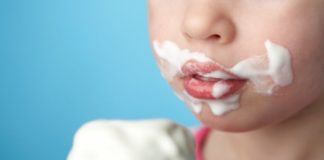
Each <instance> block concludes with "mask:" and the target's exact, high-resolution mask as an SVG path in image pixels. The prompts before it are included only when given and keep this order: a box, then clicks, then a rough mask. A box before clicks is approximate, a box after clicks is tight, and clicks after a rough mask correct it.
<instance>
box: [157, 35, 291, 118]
mask: <svg viewBox="0 0 324 160" xmlns="http://www.w3.org/2000/svg"><path fill="white" fill-rule="evenodd" d="M153 47H154V50H155V52H156V54H157V56H158V57H159V58H160V62H159V64H160V68H161V70H162V74H163V76H164V78H166V79H167V80H172V79H173V78H174V76H178V75H180V76H181V75H182V74H183V73H182V71H181V67H182V66H183V65H184V64H185V63H186V62H187V61H189V60H195V61H198V62H202V63H204V62H213V63H217V62H215V61H213V60H212V59H210V58H208V57H207V56H206V54H204V53H201V52H192V51H189V50H188V49H180V48H179V47H178V46H177V45H176V44H175V43H173V42H171V41H165V42H163V43H159V42H158V41H154V42H153ZM265 47H266V50H267V53H266V54H264V55H263V56H255V57H250V58H247V59H244V60H242V61H240V62H239V63H237V64H236V65H234V66H233V67H232V68H229V69H228V70H229V71H231V72H232V73H234V74H236V75H238V76H239V77H241V78H245V79H248V80H249V82H250V83H251V84H252V85H253V86H254V88H255V90H256V91H257V92H259V93H262V94H266V95H272V94H273V89H274V87H283V86H287V85H289V84H290V83H292V81H293V74H292V68H291V55H290V53H289V51H288V49H286V48H284V47H283V46H280V45H278V44H275V43H273V42H271V41H270V40H267V41H266V42H265ZM217 64H218V63H217ZM221 66H223V65H221ZM203 76H204V77H211V78H221V79H229V78H231V77H229V76H228V75H226V74H224V73H222V72H220V71H216V72H212V73H208V74H205V75H203ZM216 85H218V86H216ZM227 89H228V86H226V85H219V84H218V83H216V84H215V86H214V87H213V95H214V96H215V97H218V96H220V95H222V94H223V93H225V92H226V90H227ZM177 96H178V97H180V98H181V99H185V100H189V101H191V102H192V103H191V104H190V107H191V108H192V110H193V111H194V112H196V113H200V112H201V110H202V106H203V103H207V104H208V106H209V107H210V109H211V110H212V111H213V113H214V114H215V115H217V116H220V115H223V114H225V113H227V112H229V111H232V110H234V109H237V108H238V107H239V100H240V94H235V95H233V96H231V97H227V98H226V99H221V100H202V99H195V98H193V97H191V96H190V95H189V94H188V93H186V92H185V93H183V94H181V93H177Z"/></svg>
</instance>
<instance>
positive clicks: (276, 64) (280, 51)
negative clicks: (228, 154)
mask: <svg viewBox="0 0 324 160" xmlns="http://www.w3.org/2000/svg"><path fill="white" fill-rule="evenodd" d="M265 46H266V49H267V59H268V67H267V68H264V67H262V65H263V64H264V63H265V58H264V57H252V58H248V59H245V60H243V61H241V62H239V63H238V64H236V65H235V66H234V67H232V68H231V69H230V71H231V72H233V73H234V74H236V75H238V76H240V77H242V78H247V79H249V80H251V81H252V83H253V84H254V85H255V86H256V87H255V88H256V89H257V91H258V92H261V93H267V94H272V92H273V88H274V87H275V86H287V85H289V84H290V83H291V82H292V81H293V74H292V69H291V57H290V53H289V51H288V49H286V48H284V47H282V46H279V45H277V44H274V43H272V42H271V41H269V40H267V41H266V42H265ZM267 77H271V79H272V82H269V81H268V80H269V79H267Z"/></svg>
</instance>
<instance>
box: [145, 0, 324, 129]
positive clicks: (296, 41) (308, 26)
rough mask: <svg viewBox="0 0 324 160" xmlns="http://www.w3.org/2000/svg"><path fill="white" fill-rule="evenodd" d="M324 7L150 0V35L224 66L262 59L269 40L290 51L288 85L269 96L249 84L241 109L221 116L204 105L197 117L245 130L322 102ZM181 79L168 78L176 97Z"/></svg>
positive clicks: (306, 1) (307, 0) (262, 0)
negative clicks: (290, 72) (289, 81)
mask: <svg viewBox="0 0 324 160" xmlns="http://www.w3.org/2000/svg"><path fill="white" fill-rule="evenodd" d="M323 9H324V1H323V0H280V1H279V0H235V1H234V0H149V14H150V17H149V20H150V34H151V40H152V41H153V40H157V41H159V42H163V41H166V40H169V41H173V42H174V43H176V44H177V45H178V46H179V47H180V48H182V49H189V50H190V51H199V52H202V53H204V54H205V55H206V56H207V57H209V58H210V59H212V60H214V61H215V62H217V63H219V64H222V65H224V66H225V67H232V66H234V65H235V64H237V63H238V62H239V61H241V60H243V59H246V58H249V57H253V56H257V55H264V53H266V50H265V48H264V42H265V41H266V40H267V39H269V40H271V41H273V42H276V43H277V44H280V45H282V46H284V47H286V48H287V49H288V50H289V51H290V55H291V60H292V62H291V63H292V65H291V66H292V70H293V75H294V79H293V82H292V83H291V84H290V85H288V86H285V87H281V88H279V89H277V90H276V94H273V95H265V94H260V93H259V92H256V91H255V88H254V87H253V85H249V82H247V84H246V86H245V87H244V88H243V89H242V91H241V92H242V93H241V97H240V100H239V101H240V102H239V103H240V107H239V108H238V109H237V110H234V111H232V112H230V113H228V114H225V115H224V116H221V117H218V116H215V115H213V114H212V113H211V110H210V109H209V107H203V109H202V112H201V113H200V114H196V115H197V117H198V118H199V119H200V120H201V121H202V122H204V123H205V124H206V125H208V126H210V127H213V128H215V129H221V130H226V131H246V130H252V129H256V128H259V127H263V126H265V125H269V124H273V123H276V122H279V121H282V120H285V119H287V118H289V117H291V116H292V115H295V114H296V113H297V112H298V111H300V110H302V109H304V108H306V107H307V106H310V105H311V104H314V103H315V102H316V103H317V102H318V101H320V99H323V98H321V97H322V94H323V91H324V85H323V82H324V72H323V68H324V53H322V51H323V50H324V29H323V26H324V12H323ZM156 57H157V59H158V60H159V64H160V67H161V69H162V72H164V70H166V69H165V68H164V67H165V66H164V65H161V62H160V59H159V57H158V56H156ZM183 81H184V80H183V79H182V78H181V77H180V76H174V77H172V78H171V79H168V82H169V83H170V84H171V86H172V88H173V89H174V90H175V92H176V93H183V92H184V90H185V89H184V84H183V83H184V82H183ZM316 100H318V101H316ZM185 101H186V103H187V104H190V102H188V101H187V100H185ZM318 103H319V102H318ZM204 105H208V104H204Z"/></svg>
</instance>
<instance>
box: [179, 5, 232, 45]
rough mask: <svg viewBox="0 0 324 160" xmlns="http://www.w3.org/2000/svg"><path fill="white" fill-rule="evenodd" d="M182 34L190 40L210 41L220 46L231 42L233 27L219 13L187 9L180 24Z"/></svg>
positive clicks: (228, 19) (230, 22)
mask: <svg viewBox="0 0 324 160" xmlns="http://www.w3.org/2000/svg"><path fill="white" fill-rule="evenodd" d="M182 30H183V34H184V36H185V37H186V38H188V39H190V40H212V41H216V42H217V43H220V44H226V43H229V42H231V41H232V40H233V39H234V37H235V26H234V24H233V22H232V21H231V19H230V18H228V17H226V16H225V15H224V14H222V13H221V11H217V9H214V10H212V11H206V10H198V11H197V10H194V9H188V10H187V13H186V15H185V18H184V20H183V23H182Z"/></svg>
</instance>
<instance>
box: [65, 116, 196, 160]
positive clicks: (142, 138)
mask: <svg viewBox="0 0 324 160" xmlns="http://www.w3.org/2000/svg"><path fill="white" fill-rule="evenodd" d="M108 159H111V160H153V159H154V160H171V159H172V160H194V159H195V144H194V138H193V136H192V133H191V132H190V131H189V130H187V129H186V128H184V127H182V126H180V125H178V124H176V123H174V122H172V121H169V120H162V119H159V120H140V121H121V120H114V121H109V120H96V121H92V122H89V123H87V124H85V125H83V126H82V127H81V128H80V129H79V130H78V132H77V133H76V135H75V137H74V142H73V146H72V149H71V151H70V154H69V156H68V158H67V160H108Z"/></svg>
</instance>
